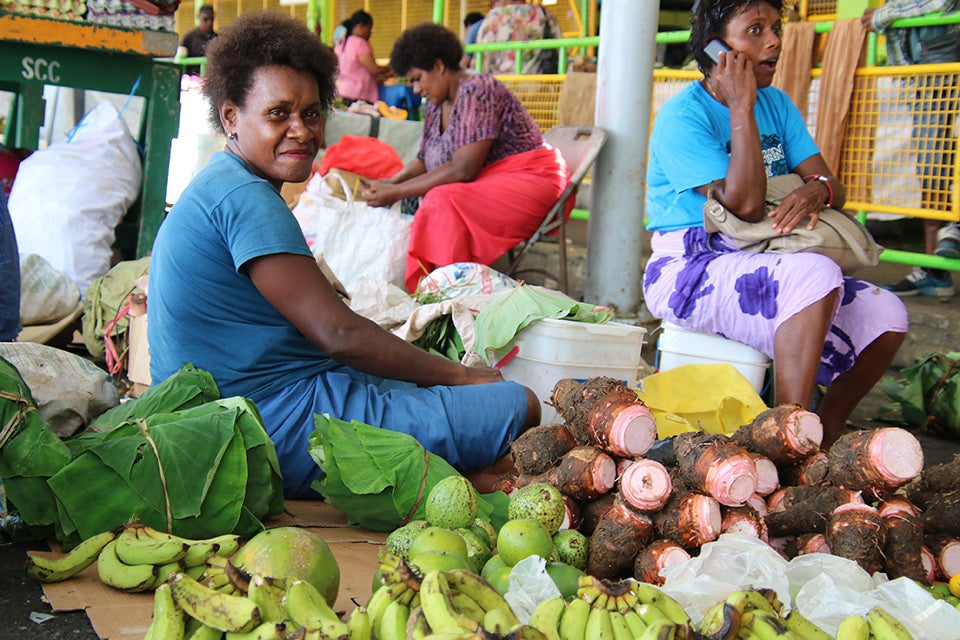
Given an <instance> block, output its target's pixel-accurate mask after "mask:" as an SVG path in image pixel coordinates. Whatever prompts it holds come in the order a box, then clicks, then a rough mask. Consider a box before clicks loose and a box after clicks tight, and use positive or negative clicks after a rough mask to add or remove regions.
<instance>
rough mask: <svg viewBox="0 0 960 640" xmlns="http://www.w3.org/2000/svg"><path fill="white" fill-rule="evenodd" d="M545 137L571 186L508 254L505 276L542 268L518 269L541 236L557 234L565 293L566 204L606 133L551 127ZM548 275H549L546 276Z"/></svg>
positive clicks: (568, 127) (595, 130) (601, 146)
mask: <svg viewBox="0 0 960 640" xmlns="http://www.w3.org/2000/svg"><path fill="white" fill-rule="evenodd" d="M544 138H545V139H546V141H547V142H548V143H550V145H551V146H553V147H555V148H556V149H558V150H559V151H560V154H561V155H562V156H563V159H564V161H565V162H566V163H567V168H568V169H569V170H570V184H568V185H567V188H566V189H564V191H563V193H561V194H560V197H559V198H558V199H557V201H556V202H555V203H554V204H553V206H552V207H550V210H549V211H547V214H546V215H545V216H544V218H543V221H542V222H541V223H540V226H539V227H537V229H536V231H534V232H533V234H532V235H531V236H530V237H529V238H528V239H527V240H525V241H524V242H522V243H520V244H518V245H517V246H516V247H514V248H513V249H511V250H510V251H508V252H507V256H508V260H509V266H508V267H507V269H506V271H505V273H506V274H507V275H509V276H516V275H517V274H518V273H523V272H531V271H539V272H542V270H541V269H534V268H529V269H520V268H519V267H520V262H521V261H522V260H523V258H524V256H525V255H526V254H527V252H528V251H529V250H530V248H531V247H532V246H533V245H535V244H536V243H537V242H539V241H540V240H542V239H544V236H546V235H548V234H553V233H554V232H556V236H557V249H558V251H557V253H558V256H559V259H560V272H559V277H558V278H557V280H558V282H559V284H560V290H561V291H563V292H564V293H566V291H567V285H568V282H567V234H566V224H567V217H566V216H565V215H564V213H565V211H566V203H567V200H568V199H569V198H572V197H573V196H574V194H575V193H576V192H577V189H578V188H579V187H580V184H581V183H582V182H583V179H584V178H585V177H586V175H587V172H588V171H589V170H590V167H592V166H593V163H594V162H595V161H596V159H597V156H598V155H599V154H600V150H601V149H602V148H603V145H604V143H605V142H606V141H607V132H606V131H604V130H603V129H601V128H600V127H580V126H564V127H553V128H552V129H550V130H549V131H547V132H546V133H545V134H544ZM547 275H550V274H547Z"/></svg>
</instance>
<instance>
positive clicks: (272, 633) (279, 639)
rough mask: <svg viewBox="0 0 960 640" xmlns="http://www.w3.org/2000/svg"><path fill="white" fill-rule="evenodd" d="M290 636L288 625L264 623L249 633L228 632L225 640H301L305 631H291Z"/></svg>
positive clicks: (283, 623)
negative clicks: (293, 639)
mask: <svg viewBox="0 0 960 640" xmlns="http://www.w3.org/2000/svg"><path fill="white" fill-rule="evenodd" d="M293 631H294V633H293V634H291V629H290V625H288V624H287V623H286V622H273V621H271V622H264V623H261V624H259V625H257V626H256V627H254V628H253V629H251V630H250V631H242V632H230V631H228V632H227V634H226V638H227V640H292V638H303V637H305V636H306V631H305V630H303V629H293Z"/></svg>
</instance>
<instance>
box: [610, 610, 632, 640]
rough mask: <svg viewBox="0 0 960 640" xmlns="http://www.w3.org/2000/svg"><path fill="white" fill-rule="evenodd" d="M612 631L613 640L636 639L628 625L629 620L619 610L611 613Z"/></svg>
mask: <svg viewBox="0 0 960 640" xmlns="http://www.w3.org/2000/svg"><path fill="white" fill-rule="evenodd" d="M610 629H611V630H612V631H613V636H612V637H613V640H634V638H635V636H634V635H633V632H632V631H630V626H629V625H628V624H627V619H626V618H625V617H624V616H623V614H622V613H620V611H619V610H618V611H611V612H610Z"/></svg>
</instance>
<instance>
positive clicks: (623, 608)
mask: <svg viewBox="0 0 960 640" xmlns="http://www.w3.org/2000/svg"><path fill="white" fill-rule="evenodd" d="M638 604H640V599H639V598H637V594H635V593H634V592H633V590H632V589H631V590H630V591H627V592H626V593H621V594H620V595H618V596H617V597H616V607H615V608H616V610H617V611H619V612H620V613H626V612H627V611H629V610H630V609H633V608H634V607H635V606H637V605H638Z"/></svg>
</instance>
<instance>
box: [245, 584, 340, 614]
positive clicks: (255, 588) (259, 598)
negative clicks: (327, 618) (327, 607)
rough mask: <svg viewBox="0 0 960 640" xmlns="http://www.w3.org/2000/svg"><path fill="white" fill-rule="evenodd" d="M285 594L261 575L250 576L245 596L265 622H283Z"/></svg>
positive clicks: (285, 610) (285, 611)
mask: <svg viewBox="0 0 960 640" xmlns="http://www.w3.org/2000/svg"><path fill="white" fill-rule="evenodd" d="M285 595H286V594H285V592H284V590H283V589H281V588H280V587H278V586H276V585H275V584H273V583H272V582H271V581H270V580H269V579H267V578H264V577H263V576H253V577H252V578H250V588H249V589H247V597H248V598H250V599H251V600H253V603H254V604H255V605H257V607H258V608H259V609H260V617H261V618H263V620H264V621H265V622H283V621H284V620H286V619H287V609H286V607H285V606H284V602H283V599H284V596H285ZM324 604H326V603H324Z"/></svg>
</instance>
